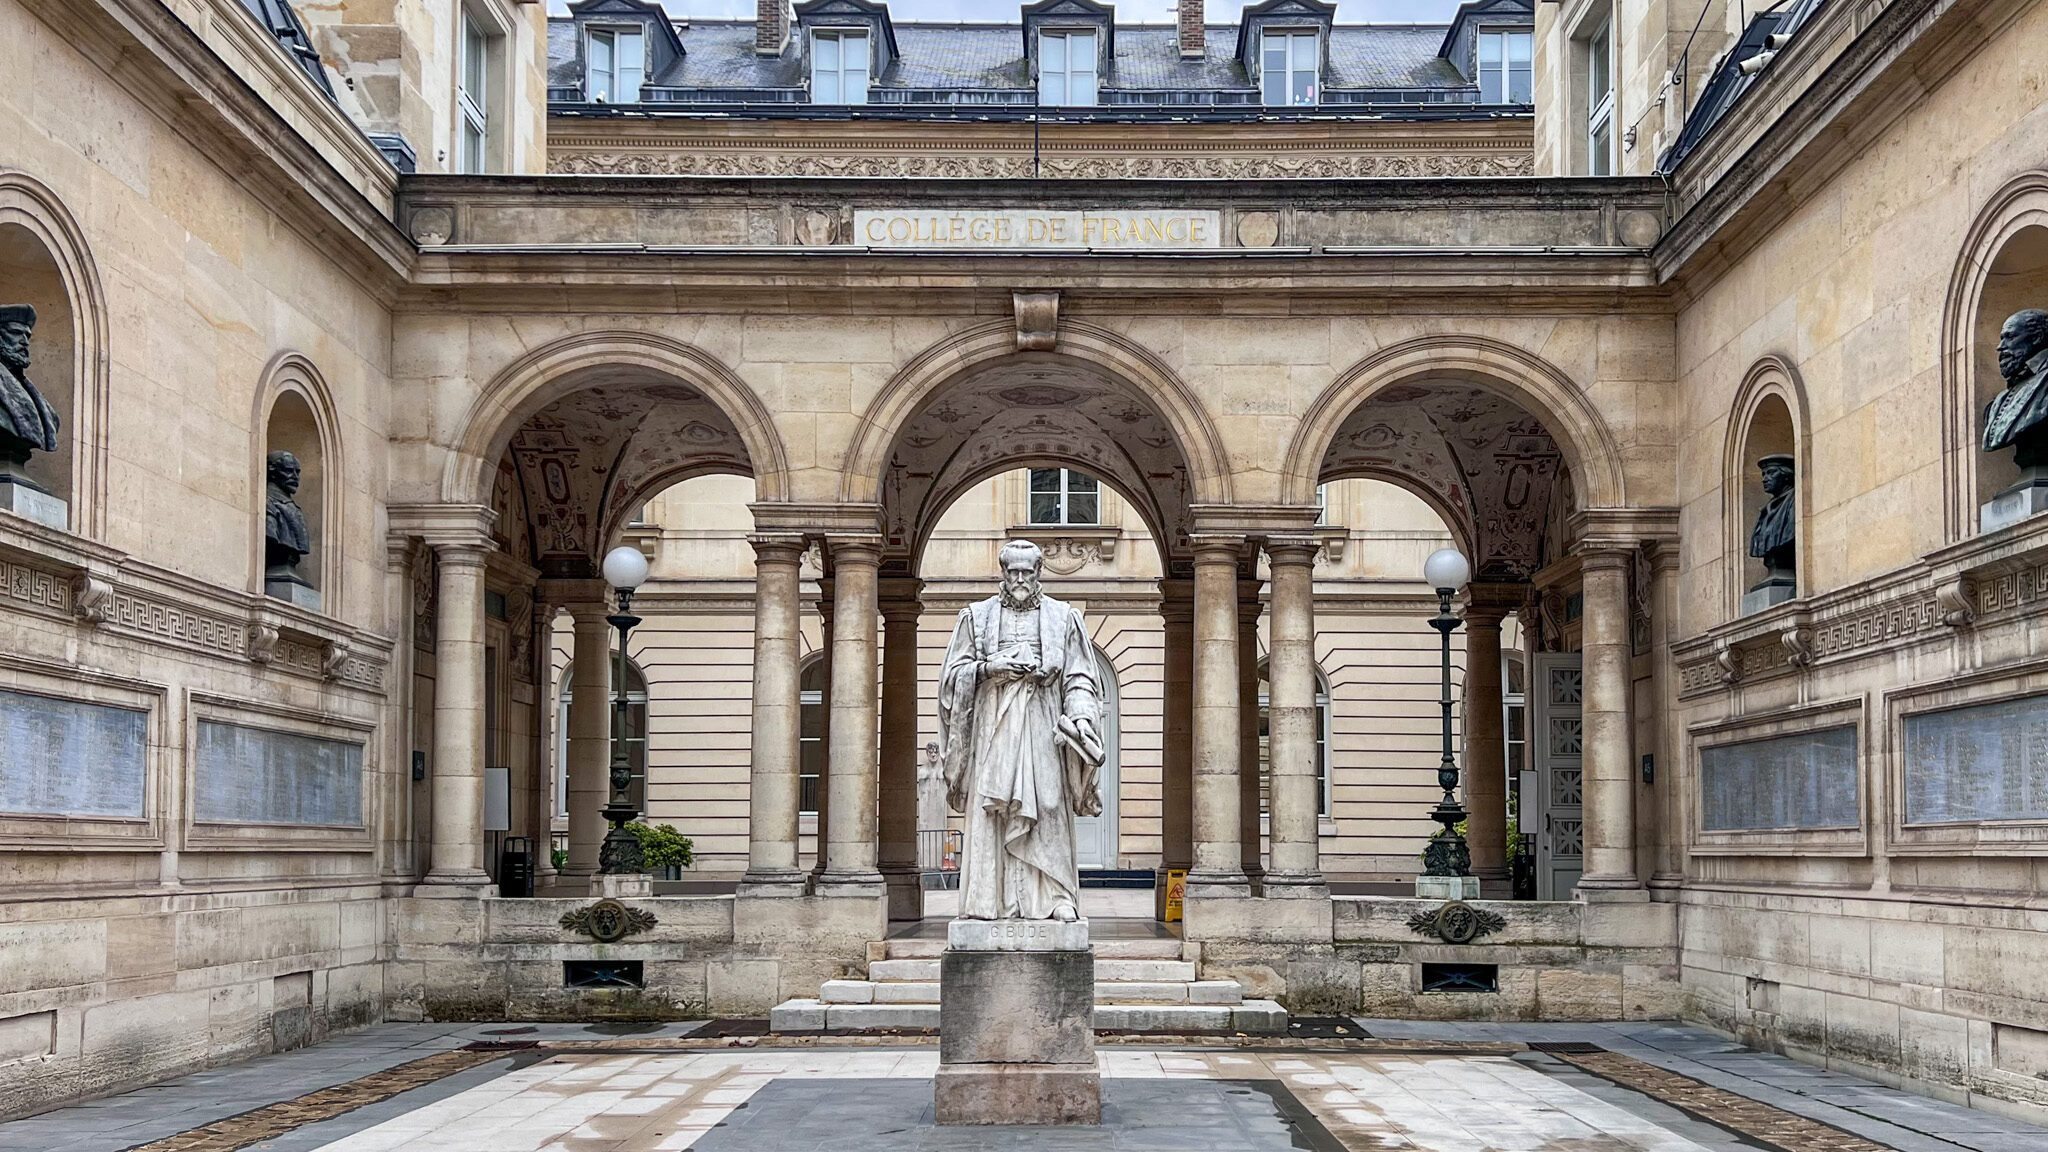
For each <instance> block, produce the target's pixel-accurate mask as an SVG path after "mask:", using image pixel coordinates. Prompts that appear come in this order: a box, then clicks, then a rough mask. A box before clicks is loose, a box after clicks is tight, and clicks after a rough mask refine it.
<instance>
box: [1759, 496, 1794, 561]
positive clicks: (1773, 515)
mask: <svg viewBox="0 0 2048 1152" xmlns="http://www.w3.org/2000/svg"><path fill="white" fill-rule="evenodd" d="M1792 512H1793V505H1792V493H1791V491H1790V490H1789V489H1788V490H1786V491H1784V492H1780V493H1778V494H1777V495H1776V496H1773V497H1771V498H1770V499H1769V500H1768V501H1766V502H1765V503H1764V506H1763V508H1762V510H1761V511H1759V512H1758V513H1757V514H1756V527H1755V528H1752V529H1750V533H1749V554H1750V555H1751V556H1762V557H1769V556H1770V554H1771V553H1773V552H1775V551H1777V550H1778V549H1780V548H1783V547H1784V546H1785V545H1787V544H1790V543H1792V541H1793V537H1792V533H1793V530H1794V529H1793V523H1792ZM1767 562H1768V561H1767Z"/></svg>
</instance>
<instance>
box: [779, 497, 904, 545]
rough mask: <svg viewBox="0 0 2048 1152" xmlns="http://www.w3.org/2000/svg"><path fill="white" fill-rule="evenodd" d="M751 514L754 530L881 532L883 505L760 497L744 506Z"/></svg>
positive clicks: (829, 533)
mask: <svg viewBox="0 0 2048 1152" xmlns="http://www.w3.org/2000/svg"><path fill="white" fill-rule="evenodd" d="M747 510H748V511H750V512H752V513H753V514H754V531H755V532H757V533H761V534H767V533H775V534H778V535H779V534H782V533H786V532H788V533H796V534H798V535H808V536H818V535H824V536H838V535H849V534H859V535H872V536H876V537H879V536H881V534H882V506H881V505H880V504H861V503H855V502H850V501H849V502H840V501H837V500H835V501H832V502H830V503H813V502H804V501H796V500H761V501H756V502H755V503H752V504H749V505H747Z"/></svg>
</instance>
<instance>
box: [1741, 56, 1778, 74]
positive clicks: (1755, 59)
mask: <svg viewBox="0 0 2048 1152" xmlns="http://www.w3.org/2000/svg"><path fill="white" fill-rule="evenodd" d="M1777 58H1778V54H1777V53H1776V52H1771V51H1763V52H1759V53H1757V54H1756V55H1754V56H1751V57H1750V58H1749V59H1747V60H1744V61H1743V62H1742V63H1740V64H1737V65H1736V67H1737V68H1740V69H1742V74H1743V75H1744V76H1754V75H1756V74H1757V73H1759V72H1761V71H1763V70H1764V68H1765V67H1767V66H1768V65H1769V64H1770V62H1771V61H1773V60H1775V59H1777Z"/></svg>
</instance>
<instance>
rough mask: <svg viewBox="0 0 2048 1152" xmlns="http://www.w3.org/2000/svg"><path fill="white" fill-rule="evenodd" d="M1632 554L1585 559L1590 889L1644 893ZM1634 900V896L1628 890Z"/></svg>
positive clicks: (1584, 879)
mask: <svg viewBox="0 0 2048 1152" xmlns="http://www.w3.org/2000/svg"><path fill="white" fill-rule="evenodd" d="M1630 564H1631V559H1630V556H1629V553H1627V552H1623V551H1618V550H1607V549H1603V550H1599V551H1593V552H1589V553H1587V554H1586V556H1585V558H1584V560H1583V561H1582V562H1581V564H1580V569H1579V581H1580V589H1579V590H1580V594H1581V596H1582V598H1583V600H1584V604H1585V608H1584V615H1583V616H1582V617H1581V621H1580V629H1581V637H1582V640H1581V644H1580V647H1581V649H1582V652H1581V658H1582V660H1583V662H1584V669H1585V696H1584V713H1583V714H1584V717H1585V758H1584V760H1583V761H1582V763H1583V765H1584V768H1585V776H1584V780H1585V803H1586V808H1585V819H1586V826H1585V835H1586V841H1585V847H1586V857H1585V866H1586V870H1585V872H1584V874H1583V875H1581V876H1580V877H1579V889H1580V892H1581V894H1582V895H1585V894H1600V895H1595V896H1591V897H1589V898H1603V896H1604V898H1607V899H1613V898H1616V896H1617V895H1618V894H1621V893H1629V894H1632V895H1633V896H1635V897H1641V895H1642V882H1641V881H1640V880H1639V879H1638V878H1637V876H1636V830H1635V773H1634V771H1633V769H1634V765H1633V764H1632V763H1631V760H1632V759H1633V755H1632V753H1633V751H1634V741H1633V739H1632V733H1631V732H1630V731H1629V706H1628V705H1629V692H1630V687H1631V686H1630V684H1629V653H1628V576H1629V568H1630ZM1620 898H1623V899H1626V898H1630V897H1629V896H1621V897H1620Z"/></svg>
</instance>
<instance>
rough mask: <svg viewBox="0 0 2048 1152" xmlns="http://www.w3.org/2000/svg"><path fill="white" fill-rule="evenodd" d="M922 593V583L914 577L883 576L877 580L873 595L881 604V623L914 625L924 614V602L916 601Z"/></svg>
mask: <svg viewBox="0 0 2048 1152" xmlns="http://www.w3.org/2000/svg"><path fill="white" fill-rule="evenodd" d="M923 592H924V581H923V580H920V579H919V578H917V577H915V576H885V577H883V578H881V579H880V580H877V581H876V582H875V595H876V597H877V599H878V600H879V601H880V604H881V612H882V619H883V621H885V622H887V623H891V624H894V623H900V622H903V621H910V622H912V623H915V622H916V621H917V618H918V617H920V616H922V615H923V614H924V602H923V601H922V600H919V599H918V596H919V595H920V594H921V593H923Z"/></svg>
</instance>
